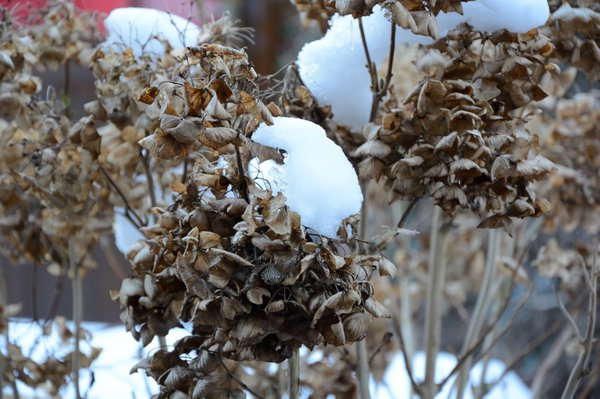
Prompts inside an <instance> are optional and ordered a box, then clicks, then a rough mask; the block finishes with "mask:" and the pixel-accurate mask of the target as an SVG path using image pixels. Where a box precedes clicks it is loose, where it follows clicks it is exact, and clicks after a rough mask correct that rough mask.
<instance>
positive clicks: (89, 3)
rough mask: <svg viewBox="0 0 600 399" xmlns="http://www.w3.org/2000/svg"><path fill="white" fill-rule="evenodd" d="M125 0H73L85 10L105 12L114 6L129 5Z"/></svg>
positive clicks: (108, 11)
mask: <svg viewBox="0 0 600 399" xmlns="http://www.w3.org/2000/svg"><path fill="white" fill-rule="evenodd" d="M129 3H130V2H129V1H127V0H102V1H98V0H75V5H76V6H77V7H78V8H80V9H82V10H85V11H96V12H99V13H103V14H107V15H108V13H110V12H111V11H112V10H114V9H115V8H119V7H127V6H129Z"/></svg>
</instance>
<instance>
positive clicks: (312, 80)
mask: <svg viewBox="0 0 600 399" xmlns="http://www.w3.org/2000/svg"><path fill="white" fill-rule="evenodd" d="M463 11H464V15H459V14H457V13H447V14H446V13H440V14H439V15H438V16H437V21H438V26H439V32H440V38H441V37H444V36H445V35H447V34H448V32H449V31H451V30H452V29H454V28H455V27H457V26H458V25H459V24H461V23H464V22H467V23H469V24H470V25H472V26H473V27H474V29H476V30H480V31H484V32H494V31H497V30H500V29H507V30H509V31H513V32H526V31H528V30H530V29H533V28H535V27H537V26H540V25H543V24H544V23H545V22H546V20H547V19H548V16H549V12H550V11H549V8H548V2H547V0H475V1H471V2H467V3H463ZM363 25H364V28H365V36H366V39H367V45H368V48H369V53H370V55H371V58H372V60H373V62H375V64H377V65H382V63H384V62H385V61H386V58H387V56H388V47H389V42H390V39H389V37H390V29H391V22H390V20H389V19H388V18H387V17H386V16H385V12H384V10H383V9H382V8H381V7H379V6H376V7H375V8H373V14H371V15H369V16H368V17H364V18H363ZM433 42H434V41H433V39H431V38H429V37H426V36H420V35H415V34H414V33H412V32H410V31H408V30H404V29H398V30H397V32H396V43H415V44H431V43H433ZM397 56H398V57H400V56H401V54H400V55H397ZM366 64H367V61H366V57H365V54H364V49H363V45H362V41H361V38H360V30H359V27H358V21H357V20H356V19H354V18H353V17H352V16H351V15H347V16H344V17H341V16H339V15H336V16H334V17H333V18H332V20H331V27H330V29H329V30H328V31H327V33H326V34H325V36H323V37H322V38H321V39H319V40H315V41H313V42H310V43H307V44H306V45H305V46H304V47H303V48H302V50H301V51H300V53H299V54H298V67H299V71H300V77H301V78H302V80H303V82H304V83H305V84H306V86H307V87H308V88H309V89H310V91H311V93H312V94H313V95H314V97H315V98H316V99H317V101H318V102H319V104H321V105H331V109H332V112H333V118H334V119H335V120H336V121H337V122H339V123H342V124H344V125H346V126H348V127H350V128H351V129H353V130H355V131H360V130H361V129H362V126H363V125H364V124H365V123H367V122H368V119H369V113H370V109H371V101H372V94H371V88H370V86H371V79H370V76H369V73H368V71H367V68H366ZM396 73H398V72H396Z"/></svg>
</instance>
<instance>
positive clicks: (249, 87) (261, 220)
mask: <svg viewBox="0 0 600 399" xmlns="http://www.w3.org/2000/svg"><path fill="white" fill-rule="evenodd" d="M256 77H257V76H256V73H255V72H254V70H253V69H252V67H251V65H250V63H249V62H248V59H247V56H246V53H245V52H244V51H242V50H237V49H234V48H231V47H225V46H223V45H221V44H215V43H211V44H207V43H204V44H201V45H200V46H199V47H197V48H191V49H188V50H187V51H186V53H185V54H184V55H183V56H182V57H181V63H180V64H179V66H178V68H175V69H173V70H172V77H171V79H170V80H168V81H166V80H165V81H163V82H158V81H155V82H153V86H148V87H146V88H144V89H143V91H142V95H141V97H140V101H141V102H143V103H147V107H145V111H144V112H145V117H144V118H145V119H146V120H147V121H148V123H149V125H153V126H156V128H155V129H156V130H155V131H154V132H153V133H152V134H150V135H148V136H147V137H145V138H144V139H143V140H141V141H140V144H141V145H142V146H143V147H145V148H146V149H148V151H149V152H150V153H151V154H152V155H153V156H154V157H156V158H158V159H188V161H187V162H186V163H189V159H191V158H189V157H190V156H194V158H193V159H194V160H195V162H194V165H193V170H191V171H189V174H188V176H187V179H185V181H184V182H178V183H176V184H174V185H173V186H172V189H173V190H174V191H175V192H176V193H178V195H177V198H176V199H175V201H174V203H172V204H170V205H169V206H168V207H164V208H163V207H156V208H153V212H154V213H155V214H156V215H157V222H156V224H155V225H154V226H150V227H149V228H148V229H146V232H147V234H148V236H149V239H148V240H146V242H145V243H140V244H138V246H137V247H134V249H132V251H130V253H129V254H128V256H129V258H130V259H131V261H132V265H133V269H132V273H131V275H130V277H129V278H127V279H126V280H125V281H124V282H123V285H122V287H121V290H120V292H119V294H118V295H117V296H116V298H117V297H118V300H119V303H120V305H121V309H122V313H121V319H122V320H123V322H124V323H125V324H126V326H127V327H128V329H129V330H130V331H132V333H133V334H134V336H135V337H136V338H138V339H141V340H142V342H144V343H145V344H147V343H149V342H150V341H151V340H152V338H154V337H155V336H164V335H166V334H167V332H168V331H169V330H170V329H171V328H173V327H175V326H178V325H179V324H180V322H186V323H190V324H191V325H192V326H193V327H192V335H191V336H190V337H187V338H185V339H183V340H182V341H180V342H178V343H176V344H175V347H174V350H173V351H167V350H161V351H159V352H157V353H155V354H153V355H152V356H151V357H150V358H148V359H146V360H144V361H143V362H142V363H140V364H139V365H137V366H136V369H138V368H143V369H145V370H146V371H147V373H148V374H150V375H152V376H153V377H154V378H156V379H157V381H158V382H159V383H160V384H161V385H162V386H163V390H162V392H161V395H163V396H165V397H166V396H167V395H171V394H173V393H174V392H183V393H185V394H186V395H189V396H190V397H204V395H207V393H208V392H213V393H214V392H224V391H228V390H230V389H235V388H236V387H235V386H233V387H232V383H231V381H230V380H229V379H227V378H226V376H227V374H226V369H225V368H224V367H221V364H220V363H221V362H222V361H223V359H233V360H236V361H241V360H261V361H270V362H281V361H282V360H284V359H287V358H289V357H290V356H291V354H292V353H293V351H294V350H296V349H297V348H298V347H299V346H300V345H305V346H307V347H310V348H312V347H314V346H316V345H320V344H333V345H343V344H345V343H349V342H355V341H357V340H360V339H362V338H363V337H364V336H365V334H366V331H367V328H368V326H369V324H370V322H371V320H372V319H373V317H386V316H388V313H387V311H386V310H385V309H384V307H383V306H382V305H381V304H380V303H379V302H378V301H377V300H375V299H374V298H373V290H372V287H371V284H370V283H369V280H370V278H371V276H372V275H373V273H374V272H375V271H379V273H380V274H383V275H385V274H389V273H391V271H392V267H391V263H390V262H389V261H387V260H385V259H384V258H382V257H381V256H371V255H354V254H353V251H352V250H351V249H350V248H349V247H348V245H347V243H348V242H349V240H350V238H351V237H344V238H345V240H344V241H340V240H329V239H327V238H324V237H320V236H319V235H316V234H311V233H310V232H307V231H306V230H305V229H304V228H303V227H302V226H301V220H300V217H299V216H298V214H296V213H295V212H293V211H291V210H290V209H288V207H287V206H286V205H285V198H284V197H283V196H282V195H281V194H279V195H277V196H273V194H272V193H271V192H270V191H264V190H262V189H261V188H260V187H262V186H264V184H261V182H256V184H255V182H254V181H252V180H251V179H249V178H248V176H247V175H246V173H245V169H246V167H247V166H246V165H247V164H248V160H249V159H250V158H251V157H253V154H254V153H255V152H256V151H258V152H260V150H261V149H260V148H258V147H257V145H256V144H254V145H251V141H250V136H251V134H252V132H253V131H254V130H255V129H256V127H257V126H258V125H259V123H261V122H262V123H271V121H272V116H277V115H280V114H281V111H280V109H279V107H278V106H277V105H276V104H273V103H269V104H268V105H265V104H264V103H263V102H262V101H261V99H260V98H259V96H258V94H259V93H258V92H257V89H256V85H255V84H254V80H255V79H256ZM140 119H141V118H140ZM255 147H256V149H254V148H255ZM343 231H345V229H344V230H343ZM183 355H185V356H183ZM183 358H185V359H187V360H185V361H184V360H182V359H183ZM238 388H239V387H238Z"/></svg>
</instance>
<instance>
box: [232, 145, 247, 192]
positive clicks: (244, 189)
mask: <svg viewBox="0 0 600 399" xmlns="http://www.w3.org/2000/svg"><path fill="white" fill-rule="evenodd" d="M235 159H236V161H237V167H238V174H239V175H240V176H239V178H240V185H241V187H240V193H241V194H242V197H244V199H245V200H246V202H247V203H250V196H249V195H248V183H247V182H246V172H245V171H244V164H243V163H242V154H241V153H240V147H238V146H237V145H236V146H235Z"/></svg>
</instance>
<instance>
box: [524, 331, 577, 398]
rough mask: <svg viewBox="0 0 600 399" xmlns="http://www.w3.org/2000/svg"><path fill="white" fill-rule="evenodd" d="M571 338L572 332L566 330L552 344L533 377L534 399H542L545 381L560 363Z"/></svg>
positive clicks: (532, 395)
mask: <svg viewBox="0 0 600 399" xmlns="http://www.w3.org/2000/svg"><path fill="white" fill-rule="evenodd" d="M570 338H571V332H570V331H569V329H565V330H563V332H562V334H561V335H560V336H559V337H558V338H557V339H556V340H555V341H554V343H553V344H552V347H551V349H550V351H549V353H548V355H547V356H546V357H545V358H544V360H543V361H542V362H541V363H540V365H539V367H538V368H537V371H536V373H535V376H534V377H533V382H532V384H531V397H532V398H534V399H535V398H541V394H542V388H543V386H544V380H545V379H546V375H547V374H548V372H549V371H550V370H551V369H552V366H554V365H555V364H556V363H557V362H558V361H559V359H560V356H561V354H562V353H563V350H564V348H565V345H566V344H567V342H568V341H569V339H570Z"/></svg>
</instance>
